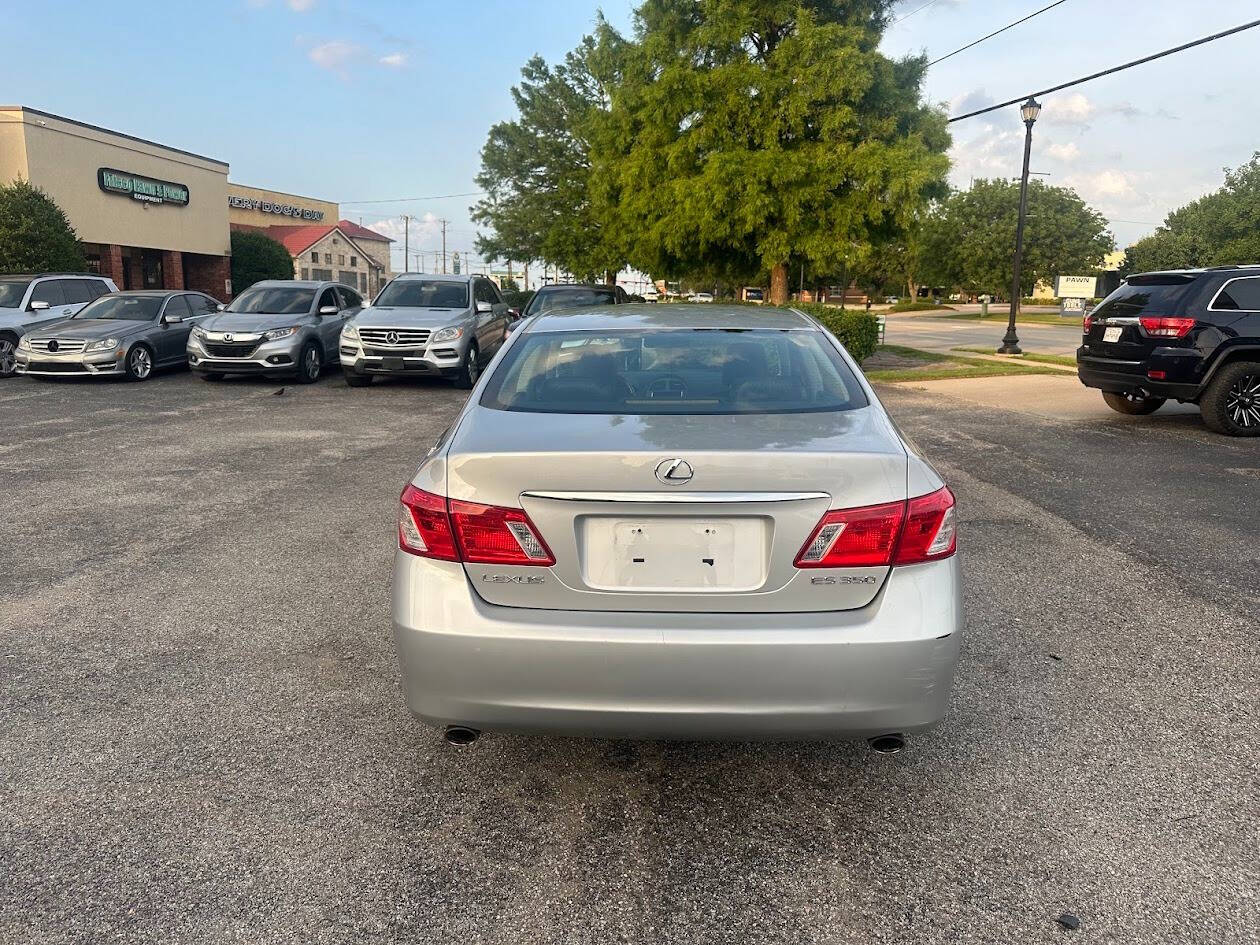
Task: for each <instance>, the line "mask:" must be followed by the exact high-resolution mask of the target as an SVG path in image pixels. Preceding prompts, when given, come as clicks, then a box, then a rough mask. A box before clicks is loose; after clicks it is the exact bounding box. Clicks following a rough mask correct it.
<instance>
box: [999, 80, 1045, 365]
mask: <svg viewBox="0 0 1260 945" xmlns="http://www.w3.org/2000/svg"><path fill="white" fill-rule="evenodd" d="M1019 114H1020V117H1021V118H1023V119H1024V127H1025V128H1026V129H1027V131H1026V132H1025V134H1024V173H1023V176H1022V177H1021V178H1020V181H1019V219H1018V220H1017V221H1016V223H1015V259H1014V269H1015V274H1014V276H1013V277H1012V279H1011V317H1010V320H1009V321H1008V322H1007V323H1006V336H1005V337H1004V338H1003V339H1002V347H1000V348H998V354H1023V353H1024V352H1023V351H1022V350H1021V349H1020V347H1019V335H1017V334H1015V315H1016V314H1017V313H1018V312H1019V299H1020V296H1021V295H1022V294H1023V293H1022V291H1021V288H1020V278H1021V276H1022V273H1021V271H1020V270H1022V269H1023V265H1024V217H1025V215H1026V214H1027V213H1028V159H1029V158H1030V157H1032V130H1033V125H1034V124H1035V123H1036V121H1037V116H1038V115H1040V114H1041V105H1040V104H1038V102H1037V100H1036V99H1035V98H1032V97H1031V96H1030V97H1029V99H1028V101H1026V102H1025V103H1024V104H1023V105H1021V106H1020V109H1019Z"/></svg>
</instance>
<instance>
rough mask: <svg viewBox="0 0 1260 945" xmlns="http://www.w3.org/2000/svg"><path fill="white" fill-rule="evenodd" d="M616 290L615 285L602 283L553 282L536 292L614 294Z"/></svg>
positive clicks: (540, 287)
mask: <svg viewBox="0 0 1260 945" xmlns="http://www.w3.org/2000/svg"><path fill="white" fill-rule="evenodd" d="M616 288H617V287H616V286H614V285H605V284H604V283H602V282H551V283H548V284H547V285H542V286H539V287H538V289H537V290H536V291H538V292H547V291H549V290H551V289H606V290H608V291H609V292H612V291H614V290H615V289H616Z"/></svg>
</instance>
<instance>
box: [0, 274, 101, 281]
mask: <svg viewBox="0 0 1260 945" xmlns="http://www.w3.org/2000/svg"><path fill="white" fill-rule="evenodd" d="M49 277H56V278H59V279H67V278H74V279H104V278H105V277H104V276H102V275H101V274H100V273H98V272H6V273H4V274H3V275H0V279H47V278H49Z"/></svg>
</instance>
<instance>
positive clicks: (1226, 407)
mask: <svg viewBox="0 0 1260 945" xmlns="http://www.w3.org/2000/svg"><path fill="white" fill-rule="evenodd" d="M1199 409H1200V410H1201V411H1202V412H1203V422H1204V423H1205V424H1207V427H1208V429H1209V430H1214V431H1216V432H1217V433H1225V434H1228V435H1229V436H1260V361H1235V362H1234V363H1233V364H1227V365H1225V366H1224V367H1223V368H1221V369H1220V370H1219V371H1217V372H1216V376H1215V377H1214V378H1212V382H1211V383H1210V384H1208V387H1207V390H1206V391H1205V392H1204V394H1203V399H1202V400H1200V401H1199Z"/></svg>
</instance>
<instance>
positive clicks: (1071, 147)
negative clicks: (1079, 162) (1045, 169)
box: [1045, 141, 1081, 162]
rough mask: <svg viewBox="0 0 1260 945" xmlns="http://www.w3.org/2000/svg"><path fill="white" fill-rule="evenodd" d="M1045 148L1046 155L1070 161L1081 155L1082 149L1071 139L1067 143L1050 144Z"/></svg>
mask: <svg viewBox="0 0 1260 945" xmlns="http://www.w3.org/2000/svg"><path fill="white" fill-rule="evenodd" d="M1045 150H1046V156H1047V157H1052V158H1054V159H1055V160H1056V161H1064V162H1070V161H1075V160H1076V159H1077V158H1078V157H1080V156H1081V149H1080V148H1078V147H1077V146H1076V142H1075V141H1069V142H1068V143H1067V144H1048V145H1046V149H1045Z"/></svg>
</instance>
